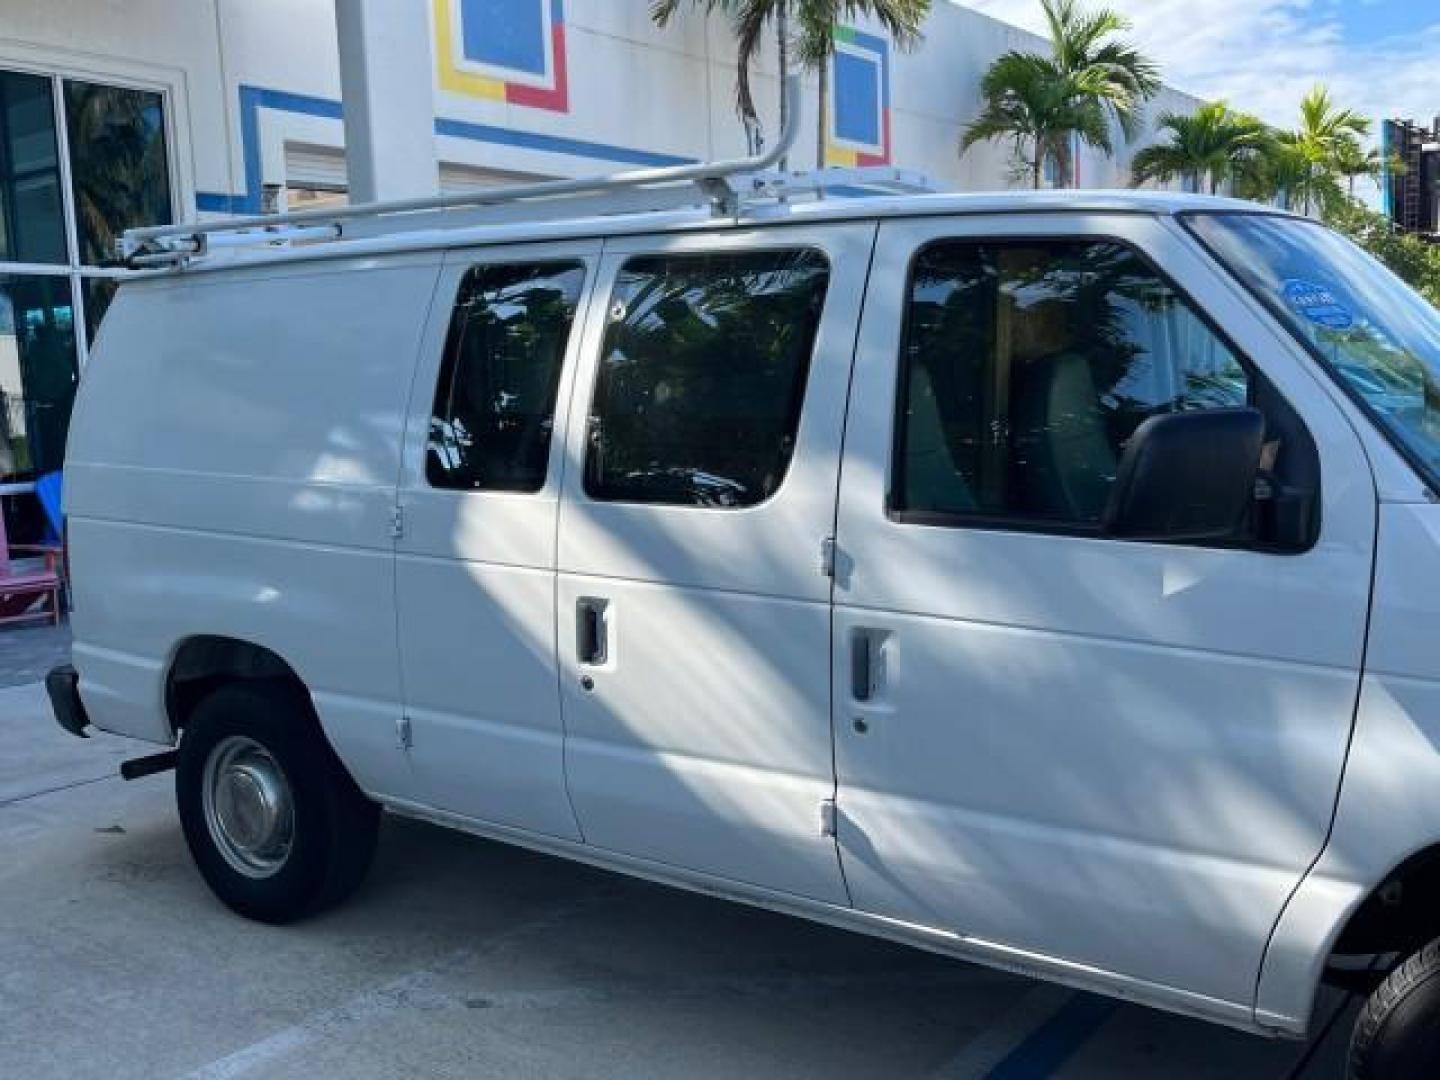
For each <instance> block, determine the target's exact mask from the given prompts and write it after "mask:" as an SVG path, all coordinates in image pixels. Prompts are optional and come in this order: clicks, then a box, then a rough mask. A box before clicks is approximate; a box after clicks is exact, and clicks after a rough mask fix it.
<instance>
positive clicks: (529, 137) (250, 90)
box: [195, 86, 695, 214]
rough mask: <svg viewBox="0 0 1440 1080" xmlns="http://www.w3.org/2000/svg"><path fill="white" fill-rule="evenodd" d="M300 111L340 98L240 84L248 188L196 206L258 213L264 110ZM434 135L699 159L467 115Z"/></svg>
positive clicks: (312, 111)
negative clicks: (475, 120) (504, 124)
mask: <svg viewBox="0 0 1440 1080" xmlns="http://www.w3.org/2000/svg"><path fill="white" fill-rule="evenodd" d="M261 109H274V110H276V111H277V112H289V113H298V114H300V115H303V116H318V117H323V118H325V119H328V120H340V119H342V118H343V111H342V110H341V107H340V102H338V101H331V100H330V99H328V98H318V97H310V96H308V95H306V94H292V93H290V92H288V91H285V90H269V89H266V88H265V87H261V86H241V87H240V154H241V158H242V160H243V161H244V168H245V190H244V191H243V192H240V193H239V194H237V195H227V194H223V193H220V192H209V191H207V192H199V193H197V194H196V196H195V206H196V209H197V210H203V211H207V212H211V213H231V214H258V213H259V212H260V198H261V185H262V181H261V170H260V110H261ZM435 134H437V135H444V136H446V137H449V138H454V139H467V140H470V141H471V142H483V143H491V144H493V145H496V146H514V147H518V148H520V149H524V150H541V151H545V152H547V153H552V154H567V155H569V156H571V157H583V158H591V159H594V160H597V161H614V162H618V163H620V164H622V165H641V166H664V165H689V164H691V163H692V162H693V161H694V160H695V159H694V158H686V157H677V156H675V155H674V154H657V153H654V152H652V151H649V150H636V149H633V148H631V147H628V146H613V145H611V144H609V143H601V142H591V141H590V140H588V139H571V138H567V137H565V136H562V135H545V134H542V133H540V132H537V131H517V130H515V129H513V128H505V127H498V126H496V125H494V124H473V123H469V122H467V121H464V120H446V119H444V118H437V119H436V121H435Z"/></svg>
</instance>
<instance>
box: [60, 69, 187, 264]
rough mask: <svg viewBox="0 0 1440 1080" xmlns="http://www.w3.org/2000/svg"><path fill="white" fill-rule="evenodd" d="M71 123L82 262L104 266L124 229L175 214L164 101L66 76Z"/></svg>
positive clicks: (160, 222)
mask: <svg viewBox="0 0 1440 1080" xmlns="http://www.w3.org/2000/svg"><path fill="white" fill-rule="evenodd" d="M65 124H66V130H67V132H68V134H69V138H70V174H71V178H72V182H73V188H74V198H75V224H76V228H77V231H78V233H79V240H80V261H81V262H82V263H84V264H85V265H87V266H101V265H104V264H106V263H111V262H113V261H114V256H115V240H116V238H118V237H119V236H120V234H121V233H123V232H124V231H125V230H126V229H132V228H138V227H141V226H145V225H168V224H169V223H170V222H171V220H172V216H171V198H170V164H169V160H168V158H167V156H166V151H165V114H164V108H163V99H162V98H161V96H160V95H159V94H156V93H152V92H150V91H146V90H132V89H129V88H127V87H120V86H100V85H98V84H95V83H86V82H76V81H74V80H66V82H65Z"/></svg>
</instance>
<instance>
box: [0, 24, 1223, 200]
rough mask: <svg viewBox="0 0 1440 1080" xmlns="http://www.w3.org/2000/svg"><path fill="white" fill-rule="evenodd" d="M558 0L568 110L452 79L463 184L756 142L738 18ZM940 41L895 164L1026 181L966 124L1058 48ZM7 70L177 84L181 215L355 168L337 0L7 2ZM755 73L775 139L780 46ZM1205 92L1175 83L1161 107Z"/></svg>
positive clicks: (894, 66) (806, 108)
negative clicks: (1002, 86) (965, 148)
mask: <svg viewBox="0 0 1440 1080" xmlns="http://www.w3.org/2000/svg"><path fill="white" fill-rule="evenodd" d="M396 2H397V3H401V2H403V3H408V4H413V5H414V6H415V9H416V13H415V15H416V18H426V19H429V20H430V21H431V25H432V31H433V30H434V29H435V24H436V19H437V18H438V17H439V14H440V9H441V7H442V6H445V5H452V6H453V7H459V6H461V5H462V4H464V3H469V2H472V0H433V2H432V0H396ZM548 2H558V3H559V4H560V10H561V12H562V21H563V24H564V38H565V49H564V53H565V63H566V67H567V69H568V94H567V95H566V101H565V103H564V107H563V108H545V107H535V106H532V105H526V104H516V103H514V102H510V101H505V100H491V99H488V98H485V97H482V96H476V95H475V94H473V93H467V92H458V91H456V90H454V89H451V88H447V87H445V86H444V85H442V82H443V80H442V79H441V77H440V76H439V75H438V74H436V84H435V114H436V116H437V118H440V127H441V129H442V133H441V134H439V135H437V141H438V150H439V155H440V159H441V161H442V163H448V164H449V165H450V166H451V169H450V173H451V175H452V178H453V176H454V175H455V168H454V167H456V166H460V167H464V168H466V169H469V170H477V172H475V173H474V174H473V175H472V179H474V180H477V181H478V180H483V179H484V176H485V175H486V174H488V173H494V174H498V175H500V176H507V175H532V176H577V175H586V174H595V173H606V172H613V171H617V170H619V169H624V168H628V167H634V166H636V165H642V164H659V163H663V162H666V161H672V160H678V159H688V160H695V159H704V158H714V157H729V156H734V155H738V154H741V153H742V152H743V149H744V135H743V131H742V129H741V126H740V124H739V121H738V120H737V118H736V114H735V108H734V61H733V55H734V45H733V41H732V39H731V37H730V34H729V31H728V28H727V27H726V25H725V23H724V21H723V20H722V19H719V18H712V19H710V20H708V22H707V20H705V19H703V18H701V17H699V16H696V15H693V14H687V15H685V16H682V17H680V18H678V19H677V20H676V22H675V23H674V24H673V25H672V26H670V27H668V28H667V29H665V30H660V29H658V28H656V27H655V26H654V25H653V24H652V23H651V21H650V18H649V6H650V5H649V0H548ZM454 17H456V15H455V14H453V13H452V19H453V18H454ZM860 29H862V30H867V31H869V32H872V33H873V32H875V31H874V28H873V27H864V26H862V27H860ZM924 33H925V38H924V40H923V41H922V42H921V44H920V45H919V46H918V48H916V49H915V50H913V51H911V52H909V53H900V52H896V51H895V50H893V49H892V50H891V55H890V69H891V71H890V99H891V109H890V121H891V132H892V139H891V155H890V158H891V162H892V163H893V164H896V165H899V166H904V167H907V168H912V169H917V170H920V171H922V172H925V173H928V174H929V175H930V176H931V177H932V178H934V179H935V180H937V181H938V182H940V183H941V184H942V185H944V186H948V187H954V188H959V189H963V190H979V189H987V188H991V189H993V188H997V187H1006V186H1014V185H1015V184H1016V183H1017V181H1015V180H1014V179H1013V178H1012V177H1011V175H1010V172H1011V169H1010V148H1009V147H1008V146H1007V145H1002V144H985V145H981V146H977V147H975V148H973V149H972V150H971V151H970V152H968V153H967V154H965V155H964V156H963V157H961V156H960V154H959V151H958V148H959V142H960V137H961V131H962V129H963V125H964V123H965V122H966V121H968V120H969V119H971V118H973V117H974V115H975V114H976V113H977V112H978V110H979V84H980V78H981V75H982V74H983V72H984V70H985V68H986V67H987V66H988V64H989V63H990V61H991V60H993V59H994V58H995V57H996V56H998V55H999V54H1000V53H1002V52H1003V51H1005V50H1007V49H1035V50H1038V49H1043V48H1045V42H1044V41H1043V40H1041V39H1039V38H1036V37H1035V36H1033V35H1031V34H1028V33H1026V32H1025V31H1022V30H1019V29H1017V28H1015V27H1011V26H1009V25H1007V24H1004V23H1001V22H998V21H996V20H994V19H991V18H989V17H986V16H983V15H980V14H978V13H976V12H973V11H970V10H968V9H965V8H962V7H959V6H957V5H954V4H951V3H949V2H947V0H938V2H937V3H936V5H935V9H934V11H933V13H932V15H931V17H930V19H929V20H928V22H927V24H926V27H925V31H924ZM767 44H769V43H767ZM437 59H438V58H437ZM0 66H16V67H31V68H36V69H38V70H42V71H48V72H60V73H65V74H80V75H87V76H89V77H93V78H97V79H108V80H115V81H121V82H127V83H137V84H140V85H145V86H151V87H155V88H158V89H162V90H164V91H165V93H166V94H167V98H168V101H169V104H170V117H171V120H170V122H171V126H172V129H173V141H172V147H173V149H174V159H175V161H174V169H175V173H176V176H175V181H176V190H177V193H178V196H179V202H180V209H181V212H182V214H189V213H191V212H192V211H193V208H194V207H195V205H196V202H195V199H196V196H197V194H198V196H199V205H200V208H201V209H202V210H212V211H215V210H225V209H235V210H238V209H244V208H255V207H257V206H258V200H259V197H260V192H259V190H258V184H264V183H274V184H283V183H285V182H286V179H287V176H286V148H287V145H288V146H290V147H291V148H292V149H297V150H305V151H308V152H309V153H308V155H307V154H303V153H302V154H300V155H299V156H303V157H306V160H307V161H308V162H309V163H310V164H311V165H312V166H314V165H315V164H316V163H317V162H318V163H319V165H320V166H322V167H323V165H324V162H325V161H326V160H327V155H326V154H324V153H322V154H320V155H318V156H317V155H316V154H315V153H314V151H315V150H325V151H328V152H329V153H328V159H329V160H331V161H334V162H335V168H336V169H337V175H338V169H339V159H338V156H337V155H338V153H339V152H340V151H341V148H342V146H343V132H342V124H341V122H340V120H339V119H338V116H339V111H338V102H339V96H340V93H339V72H338V61H337V52H336V44H335V24H334V12H333V6H332V0H123V2H122V0H4V12H3V15H0ZM440 67H441V64H440V63H438V62H437V65H436V70H437V72H438V71H439V69H440ZM753 81H754V87H755V93H756V96H757V99H758V100H759V102H760V105H761V111H762V116H763V118H764V121H765V124H766V128H767V131H768V132H769V133H770V134H771V137H773V135H774V133H775V131H776V128H777V126H778V124H777V117H776V111H777V110H776V98H777V94H778V90H777V83H776V78H775V56H774V50H773V46H772V47H767V48H766V50H765V51H764V52H763V53H762V55H761V57H760V59H759V63H758V67H757V71H756V72H755V75H754V80H753ZM816 99H817V93H816V82H815V79H814V77H813V76H812V77H808V78H807V79H806V87H805V95H804V102H803V108H802V116H801V131H800V141H799V143H798V145H797V147H796V150H795V151H794V153H793V154H792V157H791V166H792V167H793V168H811V167H813V166H814V164H815V156H816V151H815V124H816V116H815V113H816ZM1197 104H1198V102H1197V101H1196V99H1194V98H1190V97H1188V96H1185V95H1182V94H1179V93H1178V92H1175V91H1170V90H1167V91H1166V92H1165V94H1164V95H1162V97H1161V98H1160V99H1158V100H1157V101H1156V102H1153V103H1152V104H1151V106H1150V110H1149V111H1150V113H1151V114H1152V115H1158V114H1159V113H1160V112H1163V111H1165V110H1166V109H1177V110H1190V109H1193V108H1194V107H1196V105H1197ZM1132 151H1133V148H1128V149H1125V150H1123V151H1122V153H1121V154H1120V155H1119V156H1118V157H1117V159H1116V160H1114V161H1111V160H1108V159H1106V158H1105V157H1104V156H1103V155H1100V154H1097V153H1094V152H1091V151H1088V150H1087V151H1084V152H1083V153H1082V154H1081V158H1080V181H1081V183H1082V184H1083V185H1084V186H1086V187H1096V186H1116V185H1123V184H1124V183H1125V182H1127V181H1128V166H1127V162H1128V159H1129V157H1130V156H1131V152H1132ZM309 171H310V173H311V177H310V178H311V179H312V180H313V179H314V170H313V168H312V169H311V170H309ZM322 171H323V168H322ZM452 186H453V185H452Z"/></svg>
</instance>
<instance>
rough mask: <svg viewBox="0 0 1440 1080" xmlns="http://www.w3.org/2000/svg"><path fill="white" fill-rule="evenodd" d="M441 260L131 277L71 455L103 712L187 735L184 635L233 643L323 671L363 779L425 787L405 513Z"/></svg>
mask: <svg viewBox="0 0 1440 1080" xmlns="http://www.w3.org/2000/svg"><path fill="white" fill-rule="evenodd" d="M437 270H438V259H437V258H435V257H434V256H430V255H412V256H407V257H405V258H401V259H394V258H392V259H386V260H383V261H379V262H352V263H330V264H327V265H325V266H323V267H316V266H309V267H295V268H286V269H284V270H277V269H276V268H274V267H271V268H269V269H268V271H267V272H260V271H251V272H247V273H242V274H236V275H234V276H231V277H229V278H219V277H207V278H199V279H187V278H183V277H177V278H172V279H158V280H154V281H149V282H145V283H138V284H136V285H131V286H127V287H126V288H124V289H123V290H122V291H121V293H120V295H119V297H118V298H117V300H116V302H115V305H114V307H113V308H112V310H111V312H110V313H109V315H108V317H107V320H106V324H105V338H104V340H103V342H102V343H101V346H102V347H101V348H100V349H99V350H98V351H97V355H96V357H95V360H94V362H93V363H91V364H90V365H89V367H88V369H87V370H86V373H85V379H84V382H83V385H82V388H81V392H80V395H79V402H78V405H77V409H76V416H75V421H74V425H73V434H72V438H71V441H70V445H69V452H68V458H67V463H66V511H67V514H68V520H69V530H70V542H71V557H72V561H73V564H74V565H75V566H76V567H77V568H78V569H79V571H80V572H79V573H77V574H76V576H75V582H74V586H75V598H74V603H75V613H74V625H75V637H76V643H75V663H76V667H77V669H78V670H79V672H80V678H81V692H82V693H83V694H84V698H85V702H86V705H87V708H88V709H89V712H90V715H91V718H92V720H93V721H94V723H95V724H96V725H97V726H98V727H101V728H103V729H105V730H108V731H114V732H116V733H117V734H123V735H130V736H133V737H136V738H143V739H149V740H152V741H156V742H170V741H172V733H171V731H170V728H169V724H168V720H167V717H166V713H165V708H164V676H165V674H166V672H167V670H168V666H169V663H170V661H171V660H172V659H173V657H174V655H175V653H176V650H177V649H178V648H179V647H180V646H181V644H182V643H183V642H184V641H186V640H187V639H189V638H191V637H194V636H200V635H219V636H223V637H233V638H237V639H239V640H242V641H247V642H253V643H255V644H258V645H263V646H264V647H266V648H269V649H270V650H272V651H273V652H275V653H276V654H277V655H278V656H280V657H281V658H282V659H284V660H285V661H286V662H287V663H288V664H289V665H290V666H291V667H292V668H293V669H294V670H295V671H296V673H297V674H298V675H299V676H300V678H301V679H302V680H304V682H305V684H306V685H307V686H308V687H309V688H310V691H311V694H312V696H313V697H314V700H315V704H316V708H317V710H318V712H319V715H320V718H321V721H322V723H323V724H324V726H325V730H326V734H327V735H328V736H329V738H330V739H331V741H332V742H333V744H334V745H335V747H336V749H337V750H338V751H339V753H340V754H341V756H342V757H343V758H344V759H345V761H346V763H347V764H348V765H349V766H350V768H351V769H352V771H353V772H354V774H355V776H356V779H357V780H358V781H359V783H360V784H361V785H362V786H363V787H365V788H367V789H368V790H370V791H378V792H390V791H396V790H400V791H407V790H409V788H408V783H407V782H406V781H405V778H404V762H403V759H402V758H400V757H399V756H398V755H396V753H395V749H394V744H395V732H396V721H397V719H398V716H399V709H400V687H399V681H398V664H397V660H396V636H395V613H394V551H393V540H392V538H391V524H390V522H391V512H392V509H393V506H394V491H395V481H396V477H397V476H398V475H399V470H400V433H401V428H402V426H403V416H404V401H405V398H406V395H407V393H408V391H409V387H410V380H411V373H412V372H413V370H414V363H415V355H416V349H417V347H418V345H419V342H420V334H421V330H422V328H423V325H424V318H425V312H426V309H427V307H428V305H429V301H430V295H431V293H432V291H433V289H434V283H435V277H436V273H437ZM300 271H303V272H300ZM162 387H163V388H164V389H163V392H161V390H160V388H162ZM277 612H283V615H277V614H276V613H277Z"/></svg>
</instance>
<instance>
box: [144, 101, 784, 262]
mask: <svg viewBox="0 0 1440 1080" xmlns="http://www.w3.org/2000/svg"><path fill="white" fill-rule="evenodd" d="M785 98H786V105H787V109H786V112H787V115H788V117H789V118H790V122H789V123H787V124H786V125H785V127H784V128H783V129H782V130H781V132H780V137H779V138H778V139H777V140H776V142H775V145H774V146H772V147H770V148H769V149H768V150H766V151H765V152H764V153H761V154H757V155H755V156H753V157H748V158H736V159H733V160H730V161H715V162H697V163H695V164H690V165H671V166H664V167H662V168H655V169H636V170H632V171H630V172H622V173H614V174H611V175H609V176H590V177H581V178H579V179H573V180H539V181H536V182H534V183H529V184H511V185H506V186H504V187H497V188H490V189H485V190H480V191H474V192H466V193H463V194H456V195H437V196H431V197H427V198H420V199H399V200H395V201H391V202H377V203H364V204H359V205H355V206H346V207H337V208H334V209H328V210H327V209H314V210H298V211H295V212H293V213H288V214H257V215H252V216H249V217H234V218H226V219H222V220H217V221H206V222H189V223H186V224H181V225H155V226H148V227H145V228H139V229H129V230H127V231H126V232H125V234H124V235H123V236H122V237H121V238H120V240H119V241H117V243H116V254H117V255H118V256H119V257H120V258H121V259H123V260H125V261H126V262H127V263H129V264H131V265H136V266H145V265H151V266H153V265H158V264H160V263H162V262H166V261H169V262H175V261H183V260H186V259H189V258H193V257H195V256H196V255H198V254H203V253H204V252H205V251H206V250H207V249H208V247H209V246H210V245H209V244H208V243H207V238H209V237H213V236H215V235H216V234H221V233H230V234H234V233H247V232H250V233H254V234H255V236H254V240H253V241H252V242H259V243H270V242H274V241H276V240H280V239H291V238H293V237H292V236H291V235H287V234H286V232H285V230H288V229H289V228H290V227H292V226H323V227H329V228H330V229H332V230H334V233H335V235H336V236H343V235H344V231H345V230H344V225H343V223H344V222H347V221H352V220H355V219H358V218H375V217H379V216H382V215H386V216H388V215H401V214H406V215H408V214H419V213H422V212H427V211H437V210H455V209H465V208H481V207H488V206H498V205H502V204H506V203H515V202H521V201H527V200H536V201H548V200H563V199H565V198H567V197H569V196H575V195H592V194H597V193H602V192H612V191H619V190H625V189H633V188H647V187H671V186H677V185H692V184H693V185H697V186H698V187H699V188H700V190H701V192H702V193H703V195H704V197H705V198H707V199H708V200H709V201H710V203H711V205H712V206H713V207H714V208H715V209H716V211H717V212H720V213H733V212H734V211H735V209H736V208H737V207H738V203H739V199H740V194H739V193H737V192H736V191H735V189H734V188H733V187H732V186H730V184H729V183H728V181H729V180H730V178H732V177H736V176H740V175H742V174H747V173H759V172H764V171H765V170H767V169H769V168H770V167H772V166H773V165H775V164H776V163H777V162H779V161H780V159H781V158H783V157H784V156H785V155H786V154H787V153H788V152H789V151H790V149H791V148H792V147H793V146H794V144H795V141H796V138H797V136H798V135H799V126H798V123H797V122H796V118H797V117H798V116H799V113H800V78H799V76H797V75H791V76H789V77H788V78H787V79H786V80H785ZM142 259H143V260H145V261H144V262H141V261H140V260H142Z"/></svg>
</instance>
